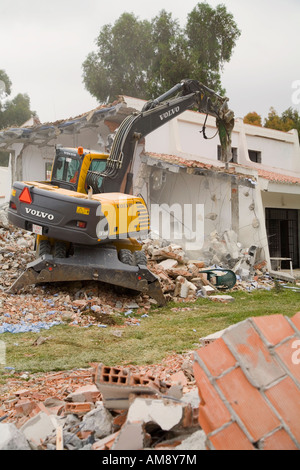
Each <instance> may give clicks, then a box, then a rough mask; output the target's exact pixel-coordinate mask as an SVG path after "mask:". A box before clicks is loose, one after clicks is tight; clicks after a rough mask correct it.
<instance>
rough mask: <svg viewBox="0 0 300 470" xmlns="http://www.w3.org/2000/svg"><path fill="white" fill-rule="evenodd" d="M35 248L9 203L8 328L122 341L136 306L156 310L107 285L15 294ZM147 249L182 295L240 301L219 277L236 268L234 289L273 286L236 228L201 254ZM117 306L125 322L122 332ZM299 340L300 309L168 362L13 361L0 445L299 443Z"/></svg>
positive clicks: (4, 245) (0, 217) (244, 325)
mask: <svg viewBox="0 0 300 470" xmlns="http://www.w3.org/2000/svg"><path fill="white" fill-rule="evenodd" d="M33 248H34V237H33V236H32V235H31V234H28V233H26V232H24V231H20V230H16V229H15V228H14V227H11V226H9V224H8V222H7V218H6V216H5V209H2V210H1V208H0V261H1V268H0V273H1V281H0V282H1V284H0V333H4V332H10V333H16V332H26V331H35V332H39V331H40V330H42V329H49V328H51V326H52V325H54V324H59V323H68V324H69V325H70V326H73V327H75V328H78V327H84V328H87V327H89V326H90V325H97V326H98V327H99V328H100V327H101V328H103V327H106V326H108V325H109V326H110V327H111V328H112V334H114V335H116V336H117V337H120V336H122V333H123V331H124V328H130V327H135V328H136V327H137V326H138V325H139V321H140V320H137V319H136V318H134V313H138V314H142V315H141V318H143V317H147V316H148V313H149V310H150V308H151V306H152V305H153V304H155V301H153V300H152V299H150V298H149V297H148V296H147V295H143V294H140V295H138V296H136V297H135V298H134V299H132V298H130V297H129V298H128V296H126V295H124V296H122V295H118V298H117V300H116V295H115V292H114V291H113V289H112V290H109V289H108V288H107V286H105V287H103V286H101V285H100V283H96V282H95V283H88V284H85V283H81V282H76V283H70V284H68V285H66V286H62V285H61V286H59V290H57V286H51V285H50V286H49V285H45V286H35V287H28V288H26V293H24V294H19V295H9V294H7V293H5V289H6V287H8V286H10V285H11V283H12V281H13V280H14V279H15V278H16V277H18V275H19V274H20V270H24V269H25V267H26V265H27V263H28V262H30V261H32V260H33V258H34V251H33ZM144 249H145V252H146V254H147V257H148V264H149V268H150V269H151V270H152V271H153V272H154V273H156V274H157V276H158V277H159V279H160V282H161V285H162V287H163V291H164V292H165V295H166V296H167V297H168V298H169V299H172V300H173V301H175V302H179V303H181V302H188V301H196V300H197V299H198V300H199V301H201V298H202V297H203V302H205V301H218V302H232V301H233V300H234V298H233V297H232V296H230V295H228V292H226V295H224V284H226V283H225V281H224V279H223V281H222V279H221V280H220V278H221V277H222V276H224V275H226V273H228V271H230V272H234V273H235V274H236V282H235V284H234V285H233V287H231V288H230V289H229V288H228V287H227V288H225V290H226V291H229V293H230V292H234V291H236V290H245V291H251V290H254V289H259V288H263V289H271V288H273V287H274V283H273V280H272V278H271V277H270V276H269V274H268V272H267V271H266V262H265V261H264V260H261V259H260V258H259V249H258V248H257V247H255V246H252V247H250V248H249V249H247V250H244V249H243V248H242V247H241V246H240V244H239V243H238V241H237V237H236V234H235V233H234V232H233V231H228V232H226V233H225V234H223V236H222V237H221V236H219V235H218V234H217V233H215V232H214V233H213V234H211V236H210V237H209V240H207V241H206V244H205V246H204V247H203V257H201V259H199V260H189V259H188V258H187V256H186V254H185V253H184V251H183V250H182V248H181V247H179V246H178V245H175V244H172V243H169V242H167V241H160V240H152V239H147V240H145V241H144ZM220 269H225V274H224V273H223V272H222V271H220ZM229 277H230V276H229ZM220 286H221V287H220ZM180 309H181V310H182V309H183V310H184V309H186V310H187V311H189V309H190V307H189V306H186V307H181V306H180ZM172 310H173V311H176V310H179V308H177V307H175V308H172ZM111 313H114V314H116V313H117V314H119V315H120V316H122V317H123V318H124V325H120V324H118V325H117V328H116V329H114V321H113V318H112V315H111ZM299 338H300V312H299V313H298V314H296V315H295V316H294V317H293V318H292V319H287V318H286V317H284V316H282V315H270V316H268V317H255V318H252V319H249V320H246V321H244V322H241V323H240V324H237V325H234V326H233V327H229V328H227V329H225V330H222V331H220V332H217V333H215V334H213V335H210V336H208V337H206V338H202V339H201V340H200V345H199V349H198V350H197V351H193V352H190V353H186V354H182V355H173V356H170V357H169V358H167V359H166V360H165V361H163V362H162V363H161V364H157V365H151V366H134V365H128V366H126V367H124V366H115V367H111V366H107V365H104V364H91V367H90V368H89V369H74V370H72V371H63V372H52V373H47V374H32V375H31V374H29V373H25V372H23V373H15V372H14V370H13V368H9V367H6V372H7V373H8V372H9V371H10V370H11V376H10V377H9V379H7V381H6V383H5V385H4V386H1V397H0V450H6V449H12V450H21V449H22V450H23V449H25V450H30V449H32V450H56V449H57V450H58V449H59V450H60V449H65V450H147V449H151V450H153V449H154V450H166V449H167V450H170V449H175V450H177V449H178V450H180V451H181V450H208V449H222V450H223V449H235V448H237V449H276V448H277V449H299V448H300V434H299V422H300V416H299V399H300V396H299V381H300V377H299V365H297V364H298V357H299V354H298V355H297V350H296V351H295V350H294V349H293V348H294V346H293V344H296V343H297V344H298V342H299V341H298V340H299ZM45 341H47V342H51V336H39V337H38V338H37V340H36V341H35V343H34V346H35V347H36V348H39V347H40V345H41V344H43V343H44V342H45ZM293 352H294V353H295V358H296V359H295V360H296V362H295V363H291V355H292V354H293ZM24 381H25V383H26V386H25V388H24ZM287 397H288V401H287Z"/></svg>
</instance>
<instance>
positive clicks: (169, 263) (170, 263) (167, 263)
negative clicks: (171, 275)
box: [157, 259, 178, 270]
mask: <svg viewBox="0 0 300 470" xmlns="http://www.w3.org/2000/svg"><path fill="white" fill-rule="evenodd" d="M177 265H178V261H177V260H176V259H164V260H163V261H161V262H160V263H158V264H157V266H158V267H160V268H163V269H166V270H167V269H172V268H176V266H177Z"/></svg>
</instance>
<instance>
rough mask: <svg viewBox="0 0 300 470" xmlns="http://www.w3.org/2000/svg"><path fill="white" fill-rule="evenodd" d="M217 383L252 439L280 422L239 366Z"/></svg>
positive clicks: (260, 435) (267, 431) (261, 435)
mask: <svg viewBox="0 0 300 470" xmlns="http://www.w3.org/2000/svg"><path fill="white" fill-rule="evenodd" d="M217 385H218V386H219V387H220V389H221V390H222V392H223V393H224V395H225V397H226V399H227V400H228V402H229V403H230V405H231V406H232V408H233V410H234V411H235V412H236V413H237V415H238V416H239V417H240V419H241V421H242V422H243V424H244V426H245V427H246V429H247V430H248V431H249V433H250V434H251V436H252V437H253V439H254V441H258V440H259V439H261V438H262V437H263V436H264V435H265V434H266V433H269V432H271V431H272V430H274V429H275V428H276V427H278V426H279V424H280V422H279V420H278V418H277V417H276V415H275V414H274V413H273V411H272V410H271V408H270V407H269V406H268V404H267V402H266V400H265V399H264V398H263V396H262V395H261V394H260V392H259V391H258V390H257V388H255V387H253V385H251V384H250V383H249V382H248V380H247V378H246V376H245V375H244V374H243V372H242V370H241V369H240V368H237V369H234V370H233V371H231V372H228V374H226V375H224V376H223V377H221V378H220V379H217Z"/></svg>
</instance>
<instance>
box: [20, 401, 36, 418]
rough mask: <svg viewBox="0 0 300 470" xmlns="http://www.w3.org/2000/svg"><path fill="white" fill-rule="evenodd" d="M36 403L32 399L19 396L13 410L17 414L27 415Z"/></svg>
mask: <svg viewBox="0 0 300 470" xmlns="http://www.w3.org/2000/svg"><path fill="white" fill-rule="evenodd" d="M35 406H36V404H35V402H34V401H31V400H28V399H25V398H21V399H20V400H19V401H18V403H17V404H16V405H15V410H16V413H17V415H18V416H21V415H26V416H28V415H29V414H30V413H31V411H32V410H33V409H34V408H35Z"/></svg>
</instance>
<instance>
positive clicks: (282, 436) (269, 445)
mask: <svg viewBox="0 0 300 470" xmlns="http://www.w3.org/2000/svg"><path fill="white" fill-rule="evenodd" d="M260 449H261V450H299V449H298V447H297V446H296V444H295V443H294V442H293V441H292V439H291V438H290V436H289V435H288V433H287V432H286V431H285V430H284V429H279V430H278V431H276V432H274V433H273V434H272V435H271V436H268V437H266V438H265V439H263V442H262V443H261V445H260Z"/></svg>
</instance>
